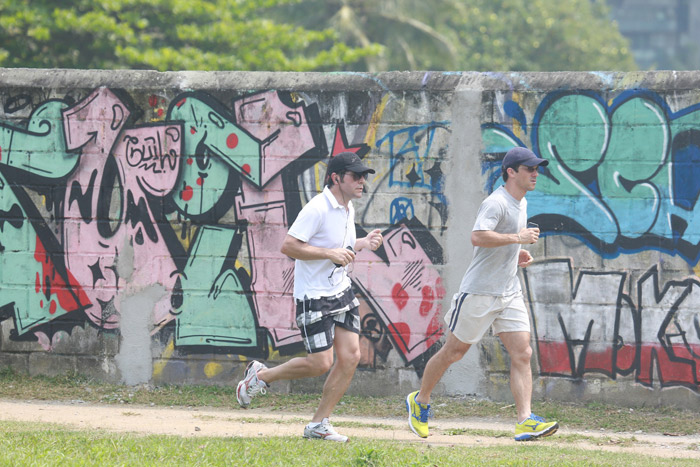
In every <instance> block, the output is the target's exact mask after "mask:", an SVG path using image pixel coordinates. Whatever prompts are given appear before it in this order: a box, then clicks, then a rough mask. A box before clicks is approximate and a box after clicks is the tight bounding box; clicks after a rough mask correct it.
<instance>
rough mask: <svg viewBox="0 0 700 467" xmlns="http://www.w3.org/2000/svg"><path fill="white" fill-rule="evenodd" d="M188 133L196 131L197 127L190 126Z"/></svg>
mask: <svg viewBox="0 0 700 467" xmlns="http://www.w3.org/2000/svg"><path fill="white" fill-rule="evenodd" d="M190 133H192V134H195V133H197V129H196V128H195V127H193V126H191V127H190Z"/></svg>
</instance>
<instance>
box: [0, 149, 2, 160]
mask: <svg viewBox="0 0 700 467" xmlns="http://www.w3.org/2000/svg"><path fill="white" fill-rule="evenodd" d="M1 160H2V147H1V146H0V161H1Z"/></svg>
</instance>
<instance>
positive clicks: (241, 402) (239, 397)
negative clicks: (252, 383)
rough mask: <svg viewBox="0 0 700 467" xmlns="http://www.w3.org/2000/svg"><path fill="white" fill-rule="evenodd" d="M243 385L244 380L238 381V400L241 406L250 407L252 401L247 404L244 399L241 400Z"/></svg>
mask: <svg viewBox="0 0 700 467" xmlns="http://www.w3.org/2000/svg"><path fill="white" fill-rule="evenodd" d="M242 387H243V381H241V382H240V383H238V386H237V387H236V400H237V401H238V405H240V406H241V407H243V408H246V407H248V406H249V405H250V402H249V403H247V404H246V403H245V402H243V401H242V400H241V396H240V393H241V388H242Z"/></svg>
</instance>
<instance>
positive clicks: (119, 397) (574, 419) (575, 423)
mask: <svg viewBox="0 0 700 467" xmlns="http://www.w3.org/2000/svg"><path fill="white" fill-rule="evenodd" d="M319 397H320V396H319V395H318V394H276V393H268V394H267V395H266V396H264V397H256V398H255V399H253V402H252V404H251V408H252V409H264V410H266V411H272V412H275V411H279V412H291V413H299V414H312V413H314V411H315V410H316V407H317V406H318V402H319ZM0 398H6V399H21V400H51V401H79V402H89V403H102V404H138V405H146V406H148V405H151V406H167V407H211V408H225V409H233V410H245V409H241V408H240V407H239V406H238V403H237V402H236V391H235V387H233V386H230V387H227V386H204V385H187V386H178V385H163V386H150V385H141V386H124V385H117V384H107V383H102V382H98V381H95V380H91V379H89V378H85V377H82V376H74V377H69V376H60V377H44V376H36V377H30V376H26V375H22V374H18V373H16V372H14V371H12V370H10V369H2V370H0ZM404 398H405V395H399V396H391V397H359V396H345V397H343V399H342V400H341V402H340V404H338V406H337V407H336V410H335V411H334V414H337V415H346V416H347V415H356V416H371V417H379V418H403V417H405V415H406V412H405V404H404ZM432 405H433V410H434V412H435V417H436V419H450V418H457V419H463V418H468V417H477V418H489V419H499V420H503V421H512V420H513V419H514V418H515V408H514V407H513V406H512V405H510V404H504V403H500V402H492V401H487V400H483V399H476V398H473V397H436V398H434V399H433V401H432ZM533 411H534V412H535V413H537V414H538V415H541V416H543V417H545V418H547V419H549V420H558V421H559V422H560V424H561V425H562V426H565V427H567V428H570V429H575V430H590V431H595V432H600V431H601V429H603V432H606V431H610V432H617V433H619V432H628V433H636V432H639V433H672V434H679V435H688V434H695V433H698V432H700V417H698V416H697V413H695V412H693V411H689V410H681V409H675V408H670V407H643V408H635V409H631V408H620V407H617V406H607V405H604V404H600V403H589V404H568V403H562V402H555V401H548V402H544V403H543V402H538V401H534V402H533ZM671 440H672V438H670V440H669V441H671Z"/></svg>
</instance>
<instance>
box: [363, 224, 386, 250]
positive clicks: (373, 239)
mask: <svg viewBox="0 0 700 467" xmlns="http://www.w3.org/2000/svg"><path fill="white" fill-rule="evenodd" d="M366 238H367V241H368V242H369V249H370V250H372V251H374V250H376V249H377V248H379V247H380V246H381V245H382V242H383V241H384V238H383V237H382V232H381V230H379V229H374V230H373V231H371V232H370V233H369V234H368V235H367V237H366Z"/></svg>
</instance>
